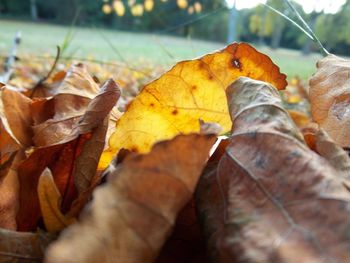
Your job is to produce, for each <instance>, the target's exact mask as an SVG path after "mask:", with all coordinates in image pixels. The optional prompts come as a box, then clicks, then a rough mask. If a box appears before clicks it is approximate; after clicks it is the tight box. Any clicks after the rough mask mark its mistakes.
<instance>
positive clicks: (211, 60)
mask: <svg viewBox="0 0 350 263" xmlns="http://www.w3.org/2000/svg"><path fill="white" fill-rule="evenodd" d="M240 76H249V77H251V78H254V79H258V80H263V81H267V82H270V83H271V84H273V85H274V86H275V87H277V88H278V89H283V88H285V86H286V84H287V83H286V80H285V78H286V76H285V75H284V74H281V73H280V72H279V68H278V67H277V66H276V65H275V64H273V62H272V61H271V59H270V58H269V57H268V56H266V55H264V54H261V53H259V52H258V51H256V50H255V49H254V48H253V47H251V46H250V45H248V44H246V43H240V44H238V43H234V44H232V45H229V46H228V47H226V48H225V49H223V50H221V51H218V52H216V53H213V54H209V55H206V56H204V57H202V58H199V59H196V60H192V61H183V62H180V63H178V64H177V65H175V66H174V67H173V68H172V69H171V70H170V71H168V72H167V73H165V74H164V75H163V76H161V77H160V78H159V79H157V80H155V81H153V82H152V83H150V84H148V85H147V86H145V87H144V88H143V90H142V91H141V93H140V94H139V95H138V96H137V97H136V98H135V99H134V100H133V101H132V103H131V104H130V105H129V107H128V108H127V110H126V112H125V113H124V115H123V116H122V117H121V118H120V120H119V121H118V123H117V127H116V131H115V132H114V133H113V134H112V136H111V137H110V139H109V149H108V150H107V151H106V152H104V154H103V155H102V158H101V161H100V166H99V168H100V169H101V168H103V167H106V166H107V165H108V163H109V162H110V161H111V159H112V158H113V156H114V155H115V154H116V153H117V152H118V151H119V150H120V149H121V148H126V149H129V150H131V151H134V152H147V151H148V150H149V149H150V148H151V146H152V145H153V144H154V143H155V142H156V141H159V140H165V139H169V138H172V137H174V136H175V135H177V134H179V133H185V134H188V133H192V132H199V130H200V127H199V119H201V120H203V121H205V122H216V123H218V124H219V125H220V126H221V127H223V129H224V132H227V131H229V130H230V128H231V125H232V124H231V120H230V116H229V114H228V107H227V103H226V95H225V89H226V87H227V86H228V85H230V84H231V83H232V82H233V81H234V80H236V79H237V78H238V77H240Z"/></svg>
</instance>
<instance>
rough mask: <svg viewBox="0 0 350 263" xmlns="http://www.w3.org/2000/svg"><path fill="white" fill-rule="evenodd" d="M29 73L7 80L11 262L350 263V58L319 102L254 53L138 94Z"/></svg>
mask: <svg viewBox="0 0 350 263" xmlns="http://www.w3.org/2000/svg"><path fill="white" fill-rule="evenodd" d="M263 32H264V31H263ZM13 56H14V55H13ZM58 59H59V58H57V60H58ZM13 61H15V60H14V59H13ZM56 62H57V61H56ZM14 63H15V62H14ZM21 65H22V66H21V67H16V70H14V71H13V72H12V71H11V72H10V73H11V74H10V75H9V76H10V77H12V78H11V79H10V80H8V79H5V78H3V79H5V82H6V83H0V132H1V144H0V152H1V155H0V227H1V228H0V261H1V262H21V261H22V262H23V261H26V262H40V261H42V260H44V262H48V263H56V262H57V263H58V262H59V263H61V262H63V263H64V262H91V263H92V262H109V261H110V262H114V261H115V260H120V261H122V262H140V261H142V262H156V261H158V262H167V263H168V262H186V261H188V262H207V261H208V255H210V257H211V259H212V260H214V261H221V262H227V261H234V262H242V263H243V262H266V263H267V262H280V263H291V262H301V263H308V262H320V261H329V262H348V261H350V252H349V251H350V242H349V241H350V236H349V235H347V234H346V231H345V230H346V229H347V228H348V227H349V216H348V215H349V212H350V193H349V189H350V185H349V179H350V159H349V156H348V153H347V151H346V149H348V147H349V129H347V128H348V124H349V111H348V104H349V76H350V74H349V72H350V69H349V65H350V62H349V61H348V60H345V59H341V58H339V57H337V56H335V55H332V54H330V55H328V56H327V57H326V58H324V59H322V60H321V61H320V62H319V63H318V65H317V69H316V74H315V75H314V76H313V77H312V78H311V80H310V91H308V89H307V88H305V86H304V84H303V83H302V82H301V81H300V80H297V79H294V80H292V82H291V83H290V85H288V84H287V81H286V77H287V76H286V75H285V74H283V73H281V72H280V70H279V67H278V66H277V65H276V64H275V63H274V62H273V61H272V60H271V59H270V58H269V57H268V56H267V55H265V54H263V53H261V52H259V51H257V50H256V49H254V48H253V47H252V46H250V45H249V44H247V43H232V44H230V45H228V46H227V47H226V48H224V49H222V50H219V51H216V52H214V53H212V54H207V55H205V56H203V57H201V58H198V59H194V60H189V61H181V62H179V63H177V64H176V65H174V67H173V68H172V69H170V70H169V71H168V72H166V73H164V74H163V75H162V76H160V77H159V78H158V79H155V80H151V82H150V83H148V84H147V85H146V86H144V87H143V88H139V86H140V85H136V84H135V82H137V81H140V79H141V78H140V76H138V77H135V75H133V74H130V75H127V73H130V72H128V71H127V70H126V71H121V72H120V75H119V76H120V77H119V78H118V79H116V81H117V82H118V84H119V85H118V84H116V83H115V82H114V81H113V80H112V79H109V76H108V75H110V72H103V73H101V72H100V76H102V77H101V78H98V77H96V76H92V75H90V74H89V73H88V70H87V67H86V66H84V65H83V64H81V63H78V64H74V65H72V66H71V67H70V68H69V69H68V70H64V69H62V68H60V69H58V70H57V69H56V70H54V69H55V67H56V66H57V65H58V66H60V64H59V63H58V64H56V63H54V66H53V67H52V68H51V69H49V70H46V71H45V72H46V76H45V75H44V73H43V72H42V71H40V70H37V71H35V70H32V71H30V73H28V71H29V70H28V68H29V66H28V65H26V66H23V64H21ZM40 66H41V68H40V67H39V68H40V69H41V70H42V69H43V68H42V65H40ZM36 69H38V68H36ZM6 70H8V68H7V69H5V71H6ZM95 70H96V69H95ZM47 72H48V73H47ZM53 72H55V73H54V74H53ZM5 73H8V72H5ZM39 74H40V75H43V76H45V77H42V76H41V77H38V75H39ZM33 75H34V76H36V81H35V80H33ZM101 80H102V81H101ZM142 81H144V79H142ZM284 89H285V90H284ZM309 103H310V104H311V116H310V115H309V114H308V111H309V110H308V106H307V105H308V104H309ZM321 104H322V105H321ZM322 128H324V129H325V130H323V129H322ZM343 147H345V149H343ZM99 164H100V166H98V165H99ZM203 168H204V170H203ZM198 182H199V184H198V185H197V183H198ZM193 195H195V198H193ZM197 215H198V217H197ZM78 218H79V219H78ZM344 231H345V232H344ZM344 233H345V234H344ZM203 234H204V235H203ZM204 243H206V244H207V246H206V247H205V246H204Z"/></svg>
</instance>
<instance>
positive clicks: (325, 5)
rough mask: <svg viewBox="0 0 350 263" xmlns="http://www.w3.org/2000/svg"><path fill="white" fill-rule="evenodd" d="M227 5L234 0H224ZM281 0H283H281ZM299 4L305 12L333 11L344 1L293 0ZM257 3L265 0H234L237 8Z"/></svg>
mask: <svg viewBox="0 0 350 263" xmlns="http://www.w3.org/2000/svg"><path fill="white" fill-rule="evenodd" d="M226 1H227V3H228V4H229V5H231V6H232V4H233V2H234V1H235V0H226ZM281 1H283V0H281ZM295 1H296V2H298V3H299V4H301V5H302V6H303V8H304V11H305V12H306V13H310V12H311V11H312V10H316V11H318V12H319V11H322V10H324V11H325V12H326V13H335V12H337V11H338V10H339V8H340V7H341V5H343V4H344V3H345V0H295ZM259 3H266V0H236V7H237V9H242V8H251V7H254V6H256V5H258V4H259Z"/></svg>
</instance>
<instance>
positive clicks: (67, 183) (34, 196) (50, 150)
mask: <svg viewBox="0 0 350 263" xmlns="http://www.w3.org/2000/svg"><path fill="white" fill-rule="evenodd" d="M119 94H120V92H119V89H118V87H117V86H116V84H115V83H114V82H113V81H112V80H110V81H108V82H107V83H106V84H105V85H104V86H103V87H102V88H101V90H100V93H99V95H98V96H96V97H95V98H94V99H93V100H92V101H91V102H90V104H89V105H88V106H87V107H86V108H85V114H84V115H81V116H79V118H77V119H76V120H75V121H74V124H72V126H71V127H70V128H69V129H67V132H65V135H64V136H62V137H60V138H59V140H58V138H55V139H53V140H51V141H50V142H54V144H53V145H52V146H51V145H50V146H45V147H39V148H36V149H35V150H34V152H33V153H32V154H31V155H30V156H29V157H28V158H27V159H26V160H25V161H23V162H22V163H21V165H20V167H19V179H20V184H21V188H20V209H19V212H18V214H17V223H18V230H20V231H33V230H35V228H36V226H37V223H38V220H39V219H40V217H41V213H40V208H39V200H38V193H37V191H36V189H37V185H38V181H39V177H40V175H41V174H42V172H43V171H44V169H45V168H46V167H48V168H49V169H50V170H51V172H52V174H53V177H54V181H55V184H56V186H57V188H58V190H59V192H60V193H61V195H62V206H61V212H62V213H64V214H65V213H68V212H69V210H70V208H71V205H72V202H73V201H74V200H75V199H76V198H79V194H83V195H84V196H85V197H84V199H83V200H88V196H87V193H90V194H91V192H92V189H91V187H90V183H91V182H89V180H90V179H92V178H94V176H95V173H96V168H97V165H98V160H99V157H100V155H101V152H102V151H103V148H104V140H105V134H106V131H107V122H108V113H109V111H110V110H111V109H112V108H113V106H114V105H115V104H116V102H117V100H118V97H119ZM101 102H102V103H101ZM103 102H104V103H103ZM58 125H59V124H58ZM51 127H52V126H51ZM48 129H49V128H48ZM46 132H47V131H46ZM46 132H43V133H46ZM53 132H54V131H53ZM51 135H52V134H49V133H47V136H51ZM61 135H62V134H61ZM61 135H60V136H61ZM43 136H44V135H43ZM46 142H48V141H47V140H46ZM94 186H95V185H94ZM86 191H87V193H86ZM80 208H81V207H80ZM77 212H78V211H77V209H76V208H75V212H74V214H75V215H76V213H77Z"/></svg>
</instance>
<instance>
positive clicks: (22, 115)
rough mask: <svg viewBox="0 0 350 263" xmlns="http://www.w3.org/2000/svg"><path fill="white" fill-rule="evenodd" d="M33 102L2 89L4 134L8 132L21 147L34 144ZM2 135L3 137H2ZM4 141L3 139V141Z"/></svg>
mask: <svg viewBox="0 0 350 263" xmlns="http://www.w3.org/2000/svg"><path fill="white" fill-rule="evenodd" d="M30 106H31V100H30V99H28V98H27V97H26V96H24V95H23V94H21V93H19V92H17V91H14V90H11V89H8V88H6V86H5V87H2V88H1V89H0V119H1V123H2V133H3V131H6V132H7V133H8V134H9V135H10V136H11V137H12V139H14V140H15V141H16V142H17V143H18V144H20V145H21V146H29V145H31V144H32V139H31V138H32V134H33V133H32V130H31V125H32V123H33V120H32V117H31V109H30ZM2 133H1V135H2ZM1 141H3V138H2V139H1ZM3 143H4V144H6V143H7V142H5V141H4V142H2V143H1V146H2V147H1V152H2V153H3Z"/></svg>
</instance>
